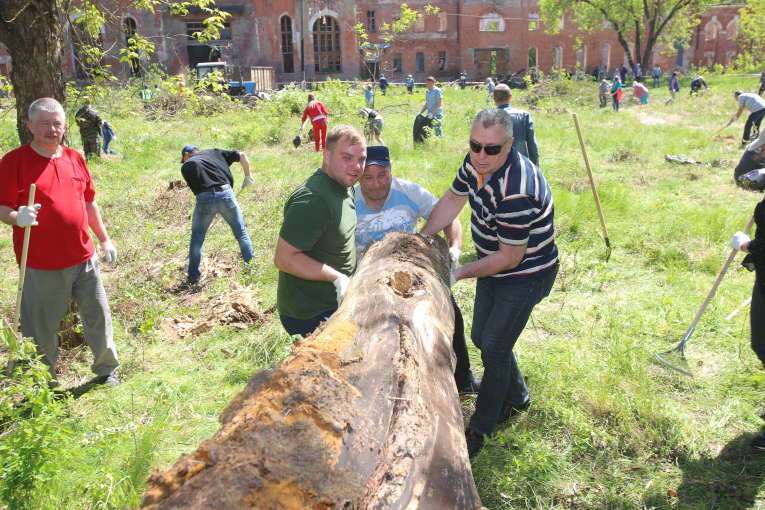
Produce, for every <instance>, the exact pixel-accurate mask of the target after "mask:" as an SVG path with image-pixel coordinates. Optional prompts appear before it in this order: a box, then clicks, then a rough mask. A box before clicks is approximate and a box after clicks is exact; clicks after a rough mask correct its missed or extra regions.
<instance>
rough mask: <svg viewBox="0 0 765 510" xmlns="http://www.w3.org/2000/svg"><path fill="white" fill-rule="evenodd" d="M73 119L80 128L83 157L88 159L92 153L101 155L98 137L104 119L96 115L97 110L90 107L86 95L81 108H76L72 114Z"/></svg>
mask: <svg viewBox="0 0 765 510" xmlns="http://www.w3.org/2000/svg"><path fill="white" fill-rule="evenodd" d="M74 120H75V121H76V122H77V126H78V127H79V128H80V137H81V138H82V150H83V151H84V152H85V159H90V157H91V156H92V155H93V154H95V155H96V156H98V157H101V144H100V140H99V137H100V136H101V126H103V125H104V121H103V119H101V116H100V115H98V112H97V111H95V110H94V109H93V108H91V106H90V99H88V98H87V97H86V98H85V101H84V103H83V106H82V108H80V109H79V110H77V113H76V114H74Z"/></svg>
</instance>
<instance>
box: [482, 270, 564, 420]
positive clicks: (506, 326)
mask: <svg viewBox="0 0 765 510" xmlns="http://www.w3.org/2000/svg"><path fill="white" fill-rule="evenodd" d="M557 275H558V265H557V264H556V265H555V266H553V267H552V268H550V269H548V270H547V271H546V272H545V273H544V274H543V275H542V276H541V277H540V278H538V279H537V280H535V281H533V282H531V283H527V284H522V285H507V284H504V285H500V284H498V283H497V282H495V281H493V280H494V278H481V279H479V280H478V284H477V285H476V290H475V308H474V311H473V329H472V331H471V333H470V336H471V338H472V340H473V343H474V344H475V345H476V347H478V348H479V349H480V350H481V360H482V361H483V367H484V372H483V381H482V382H481V390H480V391H479V392H478V398H477V399H476V402H475V412H474V413H473V416H471V417H470V424H469V427H470V428H471V429H473V430H475V431H476V432H478V433H480V434H484V435H490V434H491V433H492V431H493V430H494V426H495V425H496V424H497V418H499V413H500V411H501V409H502V404H503V403H504V402H507V403H508V404H515V405H522V404H524V403H525V402H526V401H528V399H529V390H528V388H527V387H526V383H525V381H524V380H523V375H522V374H521V371H520V370H519V369H518V363H517V361H516V360H515V355H514V354H513V347H514V346H515V342H516V341H517V340H518V337H519V336H520V335H521V332H523V329H524V328H525V327H526V323H527V322H528V320H529V317H530V316H531V311H532V310H533V309H534V307H535V306H536V305H537V303H539V302H540V301H542V299H544V298H546V297H547V296H548V295H549V294H550V291H551V290H552V287H553V283H555V277H556V276H557Z"/></svg>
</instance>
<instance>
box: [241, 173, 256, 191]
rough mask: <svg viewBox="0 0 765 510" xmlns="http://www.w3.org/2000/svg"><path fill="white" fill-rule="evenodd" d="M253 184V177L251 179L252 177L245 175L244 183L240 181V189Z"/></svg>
mask: <svg viewBox="0 0 765 510" xmlns="http://www.w3.org/2000/svg"><path fill="white" fill-rule="evenodd" d="M254 183H255V177H253V176H252V175H245V176H244V181H242V189H244V188H246V187H248V186H252V185H253V184H254Z"/></svg>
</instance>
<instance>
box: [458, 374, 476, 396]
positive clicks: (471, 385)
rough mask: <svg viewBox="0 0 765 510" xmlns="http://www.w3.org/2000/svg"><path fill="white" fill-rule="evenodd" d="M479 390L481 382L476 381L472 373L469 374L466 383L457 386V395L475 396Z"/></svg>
mask: <svg viewBox="0 0 765 510" xmlns="http://www.w3.org/2000/svg"><path fill="white" fill-rule="evenodd" d="M480 389H481V380H480V379H477V378H476V376H475V374H474V373H473V372H470V373H469V375H468V378H467V382H466V383H464V384H459V383H458V384H457V393H459V395H460V396H463V395H477V394H478V391H479V390H480Z"/></svg>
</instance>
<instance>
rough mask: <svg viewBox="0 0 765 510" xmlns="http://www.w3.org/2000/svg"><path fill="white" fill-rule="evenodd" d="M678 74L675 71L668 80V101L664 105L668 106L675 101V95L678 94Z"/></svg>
mask: <svg viewBox="0 0 765 510" xmlns="http://www.w3.org/2000/svg"><path fill="white" fill-rule="evenodd" d="M678 75H679V73H678V72H677V71H673V72H672V77H671V78H670V79H669V96H670V97H669V99H667V102H666V103H664V104H669V103H671V102H672V101H674V100H675V94H677V93H678V92H680V83H679V82H678V81H677V78H678Z"/></svg>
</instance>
